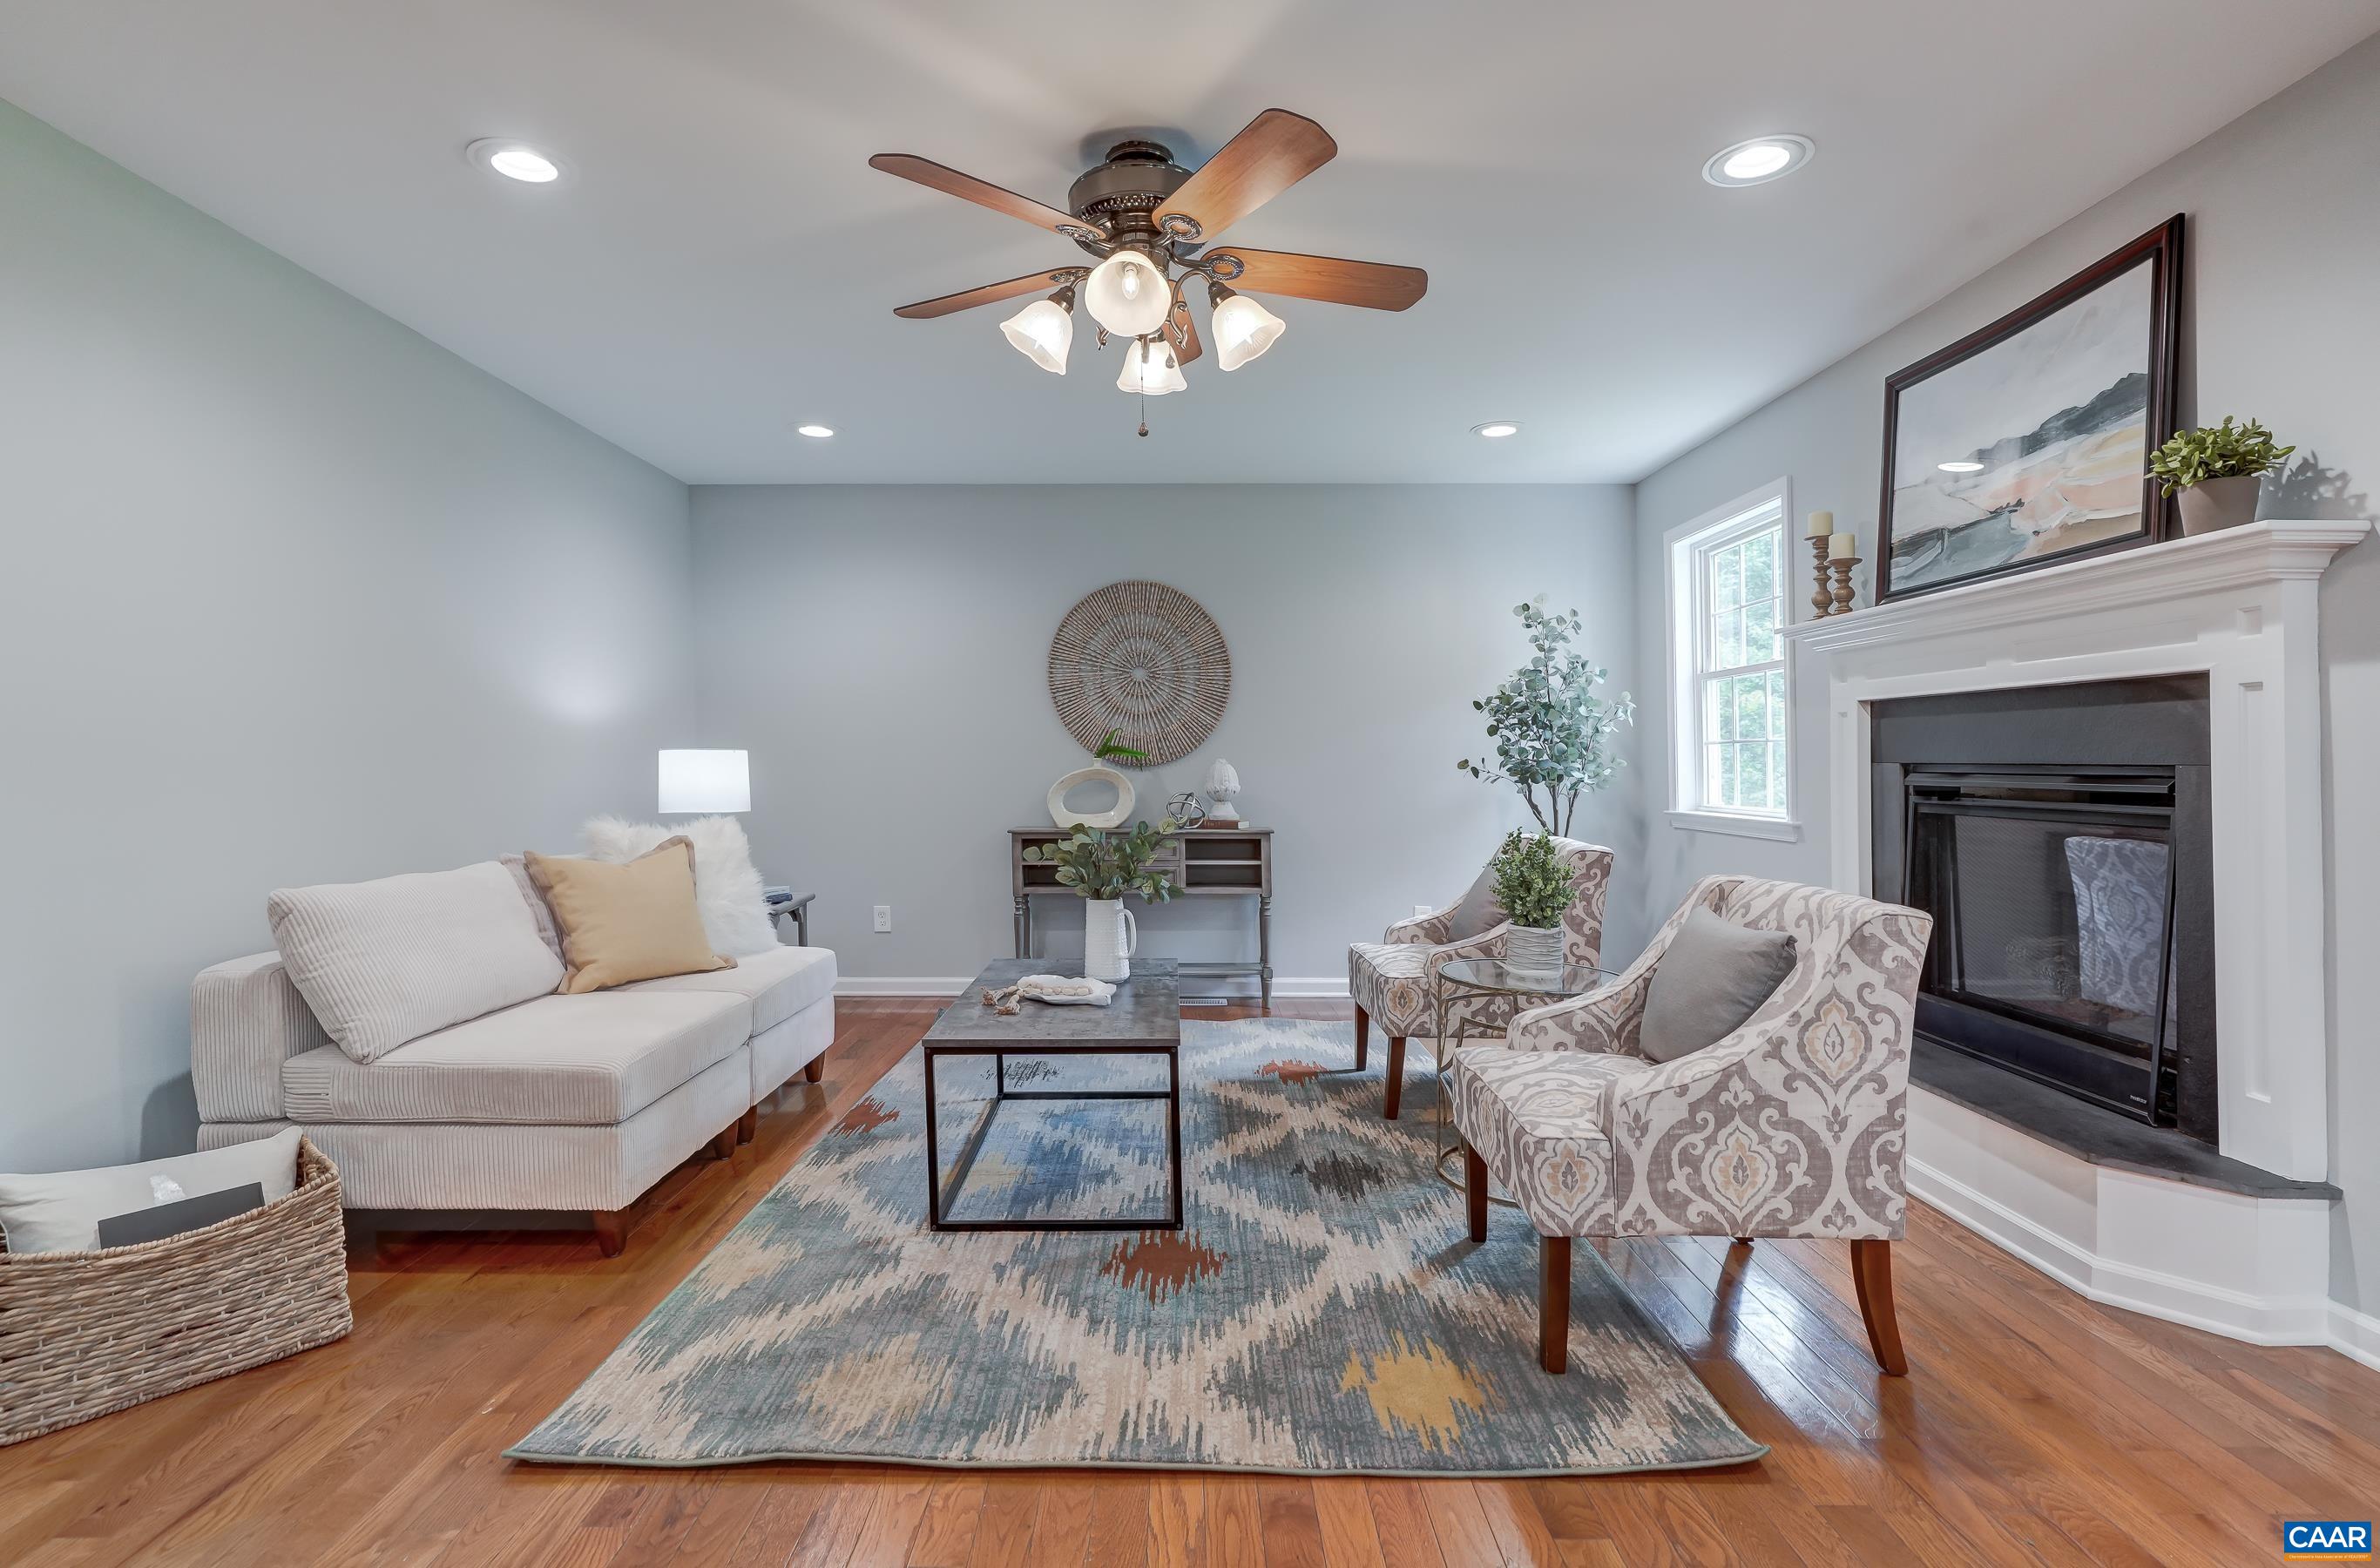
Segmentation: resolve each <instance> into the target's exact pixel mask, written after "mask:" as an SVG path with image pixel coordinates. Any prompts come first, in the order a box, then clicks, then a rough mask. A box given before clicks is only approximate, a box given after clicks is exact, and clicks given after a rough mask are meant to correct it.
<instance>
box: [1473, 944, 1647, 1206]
mask: <svg viewBox="0 0 2380 1568" xmlns="http://www.w3.org/2000/svg"><path fill="white" fill-rule="evenodd" d="M1615 978H1618V977H1616V976H1614V975H1613V974H1612V973H1611V972H1610V971H1609V970H1608V969H1598V968H1596V967H1594V966H1590V965H1585V964H1568V965H1564V966H1562V967H1561V968H1560V969H1515V968H1513V967H1512V966H1509V965H1507V964H1505V963H1504V962H1502V961H1501V960H1500V959H1495V958H1457V959H1455V960H1453V961H1452V962H1451V963H1448V964H1445V965H1443V966H1440V967H1439V971H1438V977H1437V979H1436V980H1435V982H1434V989H1435V991H1436V993H1437V1002H1438V1049H1437V1051H1434V1052H1433V1053H1432V1055H1433V1056H1434V1057H1435V1059H1436V1066H1437V1071H1438V1160H1437V1162H1436V1164H1435V1167H1434V1168H1435V1169H1436V1171H1437V1172H1438V1179H1439V1181H1441V1182H1444V1183H1445V1184H1446V1185H1449V1186H1451V1187H1454V1188H1456V1189H1457V1190H1460V1189H1461V1188H1462V1186H1463V1177H1462V1175H1461V1173H1457V1172H1451V1171H1449V1170H1448V1169H1447V1166H1448V1164H1449V1163H1450V1162H1451V1161H1453V1159H1454V1157H1455V1156H1456V1155H1457V1154H1459V1153H1461V1152H1462V1150H1461V1149H1460V1148H1459V1147H1458V1146H1457V1145H1456V1144H1454V1143H1453V1142H1452V1141H1451V1139H1450V1138H1449V1137H1448V1136H1447V1128H1448V1125H1449V1123H1450V1118H1449V1116H1448V1114H1447V1109H1446V1069H1447V1065H1448V1064H1449V1063H1450V1062H1451V1061H1452V1060H1453V1057H1454V1053H1455V1051H1458V1050H1460V1049H1462V1046H1463V1041H1464V1040H1466V1039H1480V1040H1488V1039H1493V1040H1501V1039H1503V1038H1504V1032H1505V1030H1506V1029H1507V1028H1508V1027H1510V1026H1511V1024H1512V1018H1513V1017H1514V1015H1517V1014H1520V1013H1524V1012H1526V1011H1527V1010H1528V1009H1529V1008H1531V1007H1542V1006H1544V1005H1546V1004H1547V1003H1551V1002H1567V1001H1569V1000H1570V999H1571V998H1572V997H1573V996H1585V994H1586V993H1587V992H1589V991H1600V990H1602V989H1603V988H1604V987H1605V986H1607V985H1609V984H1610V983H1611V982H1612V980H1613V979H1615ZM1466 1014H1468V1015H1470V1016H1465V1015H1466ZM1475 1024H1476V1025H1484V1026H1486V1027H1469V1026H1472V1025H1475ZM1488 1201H1489V1202H1491V1203H1500V1204H1502V1205H1503V1206H1504V1207H1505V1208H1507V1209H1512V1208H1517V1207H1518V1205H1516V1204H1515V1203H1513V1201H1512V1199H1511V1198H1509V1197H1503V1196H1502V1195H1501V1194H1499V1193H1496V1192H1494V1191H1492V1190H1491V1191H1490V1192H1489V1193H1488Z"/></svg>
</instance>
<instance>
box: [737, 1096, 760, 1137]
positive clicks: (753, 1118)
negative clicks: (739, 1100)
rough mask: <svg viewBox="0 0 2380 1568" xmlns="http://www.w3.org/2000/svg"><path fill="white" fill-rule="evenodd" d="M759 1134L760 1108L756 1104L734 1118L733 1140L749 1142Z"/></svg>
mask: <svg viewBox="0 0 2380 1568" xmlns="http://www.w3.org/2000/svg"><path fill="white" fill-rule="evenodd" d="M759 1136H760V1108H759V1106H757V1105H755V1106H754V1107H752V1109H750V1110H749V1111H747V1112H744V1114H743V1115H742V1116H740V1117H739V1118H737V1119H736V1123H735V1141H736V1142H737V1143H750V1142H751V1141H752V1140H753V1139H754V1138H756V1137H759Z"/></svg>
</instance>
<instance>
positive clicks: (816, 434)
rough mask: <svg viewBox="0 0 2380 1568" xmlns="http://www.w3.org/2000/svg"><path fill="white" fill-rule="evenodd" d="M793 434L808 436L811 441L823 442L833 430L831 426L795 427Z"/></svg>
mask: <svg viewBox="0 0 2380 1568" xmlns="http://www.w3.org/2000/svg"><path fill="white" fill-rule="evenodd" d="M794 433H795V435H806V436H808V437H809V438H810V439H811V440H812V441H824V440H825V439H826V438H827V437H828V436H831V435H832V434H833V433H834V429H833V427H832V426H831V425H795V427H794Z"/></svg>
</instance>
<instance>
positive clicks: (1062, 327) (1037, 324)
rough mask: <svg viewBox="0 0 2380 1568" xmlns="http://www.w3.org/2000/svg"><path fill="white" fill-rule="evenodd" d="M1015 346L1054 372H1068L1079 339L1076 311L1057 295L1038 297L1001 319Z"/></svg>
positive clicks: (1041, 365)
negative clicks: (1069, 354) (1070, 350)
mask: <svg viewBox="0 0 2380 1568" xmlns="http://www.w3.org/2000/svg"><path fill="white" fill-rule="evenodd" d="M1000 330H1001V331H1002V332H1003V333H1005V334H1008V341H1009V343H1010V345H1011V346H1014V348H1015V350H1016V351H1017V352H1018V353H1019V354H1022V355H1024V356H1025V357H1026V359H1030V360H1032V361H1033V362H1034V363H1035V364H1037V365H1038V366H1040V367H1041V368H1042V369H1043V370H1045V371H1050V373H1052V374H1053V375H1064V374H1065V373H1066V350H1067V349H1068V348H1070V347H1072V346H1074V342H1075V316H1074V312H1073V311H1071V310H1067V309H1066V308H1065V307H1064V306H1063V305H1061V304H1059V303H1058V302H1057V301H1056V300H1054V299H1036V300H1035V301H1033V303H1032V304H1030V305H1027V306H1026V307H1025V309H1023V310H1019V311H1017V312H1016V314H1014V315H1013V316H1011V317H1009V318H1008V320H1006V321H1004V322H1001V323H1000Z"/></svg>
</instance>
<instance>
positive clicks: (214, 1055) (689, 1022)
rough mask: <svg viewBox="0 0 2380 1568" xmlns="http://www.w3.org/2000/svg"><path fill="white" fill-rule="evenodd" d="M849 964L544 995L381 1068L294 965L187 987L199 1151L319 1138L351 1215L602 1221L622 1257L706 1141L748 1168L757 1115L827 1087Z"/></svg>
mask: <svg viewBox="0 0 2380 1568" xmlns="http://www.w3.org/2000/svg"><path fill="white" fill-rule="evenodd" d="M834 981H835V962H834V954H832V952H830V951H828V950H827V949H825V948H820V947H777V948H772V949H770V950H768V951H766V952H762V953H757V954H747V955H745V956H743V957H741V958H739V959H737V960H736V965H735V967H734V968H732V969H720V970H716V971H713V972H710V973H706V974H698V975H674V976H671V977H669V978H666V979H657V980H644V981H640V982H638V983H637V984H634V985H627V986H621V987H618V988H616V989H613V990H610V991H590V992H587V993H584V994H581V995H575V996H570V995H550V996H539V997H536V998H534V999H532V1000H529V1001H526V1002H521V1003H516V1004H515V1005H512V1006H508V1007H501V1008H498V1009H497V1010H496V1011H494V1012H492V1013H487V1014H484V1015H481V1016H479V1017H476V1018H471V1019H468V1020H466V1021H464V1022H462V1023H457V1024H454V1025H451V1026H449V1027H444V1028H441V1029H437V1030H435V1031H433V1032H431V1033H429V1034H425V1035H423V1036H421V1037H420V1038H419V1039H411V1040H407V1042H406V1043H405V1044H403V1045H401V1046H398V1047H397V1048H396V1049H395V1050H393V1051H388V1052H386V1053H385V1054H383V1055H382V1056H380V1057H378V1058H377V1059H376V1060H373V1061H371V1062H369V1063H365V1062H358V1061H356V1060H355V1059H354V1058H353V1057H351V1056H349V1055H348V1054H346V1052H344V1051H341V1050H340V1049H339V1047H338V1046H337V1045H335V1044H334V1043H332V1041H331V1039H330V1036H329V1035H328V1034H327V1033H326V1032H325V1031H324V1029H323V1027H322V1024H321V1023H320V1022H318V1021H317V1020H316V1018H315V1016H314V1015H313V1013H312V1012H311V1011H310V1009H309V1008H308V1006H307V1003H306V1000H305V998H304V997H303V996H301V995H300V994H299V992H298V990H297V985H296V983H295V982H294V981H292V979H291V978H290V976H289V973H288V970H287V968H286V967H285V965H284V963H283V961H282V956H281V954H278V953H260V954H250V955H249V956H248V957H245V958H235V959H232V960H230V961H228V962H226V963H222V964H217V965H215V966H212V967H211V968H209V969H207V970H205V971H203V972H202V973H200V976H199V977H198V978H197V980H196V981H194V982H193V983H192V985H191V988H190V1076H191V1078H192V1081H193V1083H194V1085H195V1087H196V1088H197V1091H198V1102H199V1115H200V1122H201V1125H200V1129H199V1147H200V1148H201V1149H219V1148H222V1147H223V1146H225V1145H226V1144H232V1143H238V1142H242V1141H244V1140H247V1139H249V1138H259V1137H266V1136H271V1135H272V1134H273V1133H276V1132H278V1131H280V1130H281V1129H282V1128H284V1127H287V1126H293V1125H294V1126H297V1127H302V1128H303V1129H305V1132H306V1136H308V1137H310V1138H311V1139H312V1140H313V1141H314V1143H315V1145H316V1147H318V1148H320V1149H322V1152H323V1153H324V1154H326V1155H328V1156H329V1157H330V1159H331V1161H332V1162H333V1163H334V1164H335V1165H336V1166H337V1167H338V1171H339V1179H340V1182H341V1185H342V1188H343V1191H344V1194H345V1201H346V1207H347V1208H349V1209H549V1210H552V1209H561V1210H575V1211H581V1212H585V1213H587V1214H589V1216H590V1217H591V1219H592V1222H593V1225H594V1228H595V1231H596V1234H597V1236H598V1238H599V1240H600V1241H601V1245H602V1247H603V1250H604V1252H605V1254H606V1255H607V1256H609V1255H616V1254H617V1253H618V1251H619V1250H620V1247H621V1246H622V1245H623V1242H624V1238H625V1234H626V1230H627V1224H628V1210H629V1209H630V1207H631V1205H633V1204H634V1203H635V1201H636V1199H637V1197H638V1195H639V1194H641V1193H643V1192H644V1191H645V1190H646V1189H647V1188H649V1187H650V1186H651V1185H653V1184H654V1183H655V1182H657V1181H659V1180H660V1179H661V1178H662V1176H663V1175H665V1174H667V1173H669V1172H670V1171H671V1170H673V1169H674V1168H675V1167H676V1166H677V1165H678V1164H680V1163H681V1162H683V1161H685V1160H686V1157H687V1156H688V1155H690V1154H693V1153H694V1152H696V1151H697V1150H698V1149H701V1148H702V1147H703V1146H704V1145H706V1144H710V1145H712V1146H714V1147H715V1148H716V1149H718V1150H719V1152H721V1153H722V1154H725V1153H732V1152H733V1150H734V1148H735V1141H736V1139H737V1137H738V1136H742V1137H745V1138H748V1137H750V1136H751V1135H752V1132H753V1129H754V1126H755V1124H756V1122H757V1120H758V1114H759V1106H760V1103H761V1102H762V1101H763V1100H767V1099H768V1098H769V1097H770V1096H771V1095H772V1094H774V1093H775V1092H776V1091H777V1090H778V1089H779V1088H782V1087H783V1086H784V1085H785V1084H787V1083H789V1082H790V1081H791V1080H792V1079H793V1077H794V1076H795V1075H796V1074H804V1075H806V1076H807V1079H808V1081H810V1082H812V1083H817V1082H820V1080H821V1078H822V1077H823V1068H824V1066H825V1053H826V1049H827V1046H828V1044H829V1043H830V1042H831V1041H832V1039H833V1038H834Z"/></svg>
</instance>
